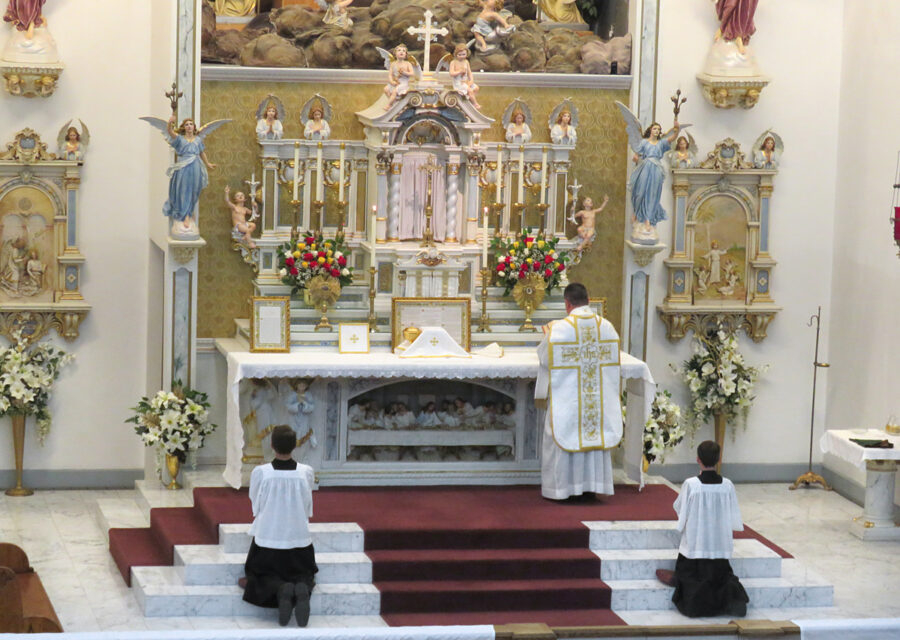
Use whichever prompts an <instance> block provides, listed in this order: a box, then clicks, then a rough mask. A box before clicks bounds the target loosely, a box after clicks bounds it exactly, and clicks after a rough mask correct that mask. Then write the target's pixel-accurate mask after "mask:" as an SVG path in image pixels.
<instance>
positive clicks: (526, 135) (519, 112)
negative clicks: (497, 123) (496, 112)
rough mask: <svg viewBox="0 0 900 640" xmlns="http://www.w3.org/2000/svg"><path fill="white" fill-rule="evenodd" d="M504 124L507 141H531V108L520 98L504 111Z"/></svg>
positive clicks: (519, 142) (514, 142)
mask: <svg viewBox="0 0 900 640" xmlns="http://www.w3.org/2000/svg"><path fill="white" fill-rule="evenodd" d="M501 122H503V126H504V127H506V141H507V142H509V143H510V144H527V143H529V142H531V109H529V108H528V105H527V104H525V103H524V102H523V101H522V100H521V99H520V98H516V99H515V100H513V101H512V102H511V103H509V106H507V107H506V111H504V112H503V120H502V121H501Z"/></svg>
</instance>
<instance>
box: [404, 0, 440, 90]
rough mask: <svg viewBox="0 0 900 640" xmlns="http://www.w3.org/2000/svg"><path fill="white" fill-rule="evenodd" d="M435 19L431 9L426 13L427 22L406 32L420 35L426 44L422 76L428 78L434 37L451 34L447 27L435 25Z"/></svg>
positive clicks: (422, 22) (421, 22) (420, 22)
mask: <svg viewBox="0 0 900 640" xmlns="http://www.w3.org/2000/svg"><path fill="white" fill-rule="evenodd" d="M433 17H434V14H433V13H431V9H429V10H428V11H426V12H425V20H424V21H421V20H420V21H419V26H418V27H409V28H408V29H407V30H406V31H407V33H410V34H411V35H414V36H415V35H418V36H419V40H421V41H423V42H424V43H425V60H424V63H425V64H424V66H423V67H422V74H423V75H424V76H426V77H429V78H430V77H431V40H432V39H433V37H434V35H435V34H437V35H441V36H445V35H447V34H448V33H450V32H449V31H448V30H447V29H446V28H445V27H437V26H436V25H435V24H433V23H432V22H431V19H432V18H433Z"/></svg>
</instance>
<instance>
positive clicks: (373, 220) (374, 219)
mask: <svg viewBox="0 0 900 640" xmlns="http://www.w3.org/2000/svg"><path fill="white" fill-rule="evenodd" d="M376 224H378V206H377V205H374V204H373V205H372V215H371V216H370V217H369V229H368V231H369V234H368V235H369V247H370V250H371V251H372V253H370V254H369V266H370V267H374V266H375V225H376Z"/></svg>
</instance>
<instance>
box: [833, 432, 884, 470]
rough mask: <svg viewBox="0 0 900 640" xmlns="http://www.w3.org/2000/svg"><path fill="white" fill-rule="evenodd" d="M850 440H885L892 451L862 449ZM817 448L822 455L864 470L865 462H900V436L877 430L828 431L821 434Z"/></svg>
mask: <svg viewBox="0 0 900 640" xmlns="http://www.w3.org/2000/svg"><path fill="white" fill-rule="evenodd" d="M850 438H856V439H858V440H887V441H889V442H891V443H893V445H894V448H893V449H878V448H875V447H863V446H862V445H858V444H856V443H855V442H850ZM819 446H820V447H821V448H822V452H823V453H830V454H833V455H836V456H837V457H838V458H840V459H841V460H846V461H847V462H849V463H850V464H852V465H854V466H856V467H858V468H860V469H865V468H866V460H900V436H894V435H891V434H889V433H885V432H884V431H882V430H879V429H829V430H828V431H826V432H825V433H823V434H822V439H821V440H820V441H819Z"/></svg>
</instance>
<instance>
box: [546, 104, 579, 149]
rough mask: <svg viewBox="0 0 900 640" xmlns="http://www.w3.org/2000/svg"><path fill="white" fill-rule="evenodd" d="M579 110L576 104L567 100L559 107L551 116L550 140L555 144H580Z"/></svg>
mask: <svg viewBox="0 0 900 640" xmlns="http://www.w3.org/2000/svg"><path fill="white" fill-rule="evenodd" d="M577 126H578V109H576V108H575V104H574V103H573V102H572V101H571V100H569V99H566V100H565V101H563V103H562V104H560V105H558V106H557V107H556V108H555V109H554V110H553V112H552V113H551V114H550V139H551V140H552V141H553V144H570V145H572V146H575V143H576V142H578V133H577V131H576V129H575V128H576V127H577Z"/></svg>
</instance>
